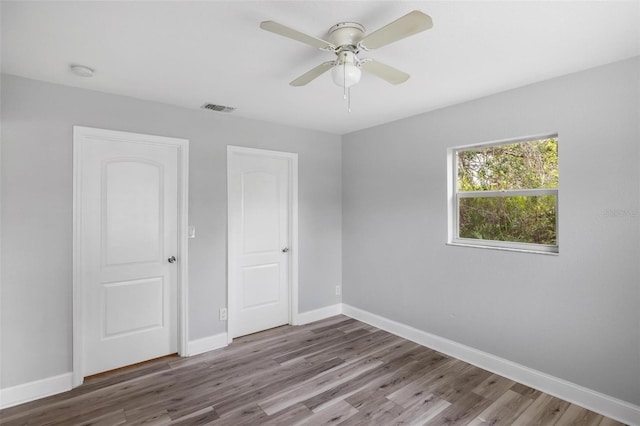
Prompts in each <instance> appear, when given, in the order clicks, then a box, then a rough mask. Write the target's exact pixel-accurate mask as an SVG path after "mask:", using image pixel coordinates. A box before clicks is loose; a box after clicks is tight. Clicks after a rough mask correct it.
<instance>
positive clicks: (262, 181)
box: [241, 171, 280, 254]
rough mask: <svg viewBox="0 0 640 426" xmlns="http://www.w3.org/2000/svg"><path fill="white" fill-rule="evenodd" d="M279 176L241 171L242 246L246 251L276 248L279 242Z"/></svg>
mask: <svg viewBox="0 0 640 426" xmlns="http://www.w3.org/2000/svg"><path fill="white" fill-rule="evenodd" d="M279 189H280V187H279V185H278V176H277V175H274V174H272V173H267V172H263V171H248V172H244V173H242V212H241V217H242V243H243V244H242V246H243V251H244V254H251V253H259V252H265V251H269V250H272V251H273V250H277V249H278V246H279V245H280V229H279V228H280V218H279V216H280V194H279Z"/></svg>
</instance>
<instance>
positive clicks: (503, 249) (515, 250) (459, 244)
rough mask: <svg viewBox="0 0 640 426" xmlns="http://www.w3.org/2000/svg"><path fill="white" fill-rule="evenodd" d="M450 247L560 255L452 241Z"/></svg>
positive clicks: (549, 252) (530, 249)
mask: <svg viewBox="0 0 640 426" xmlns="http://www.w3.org/2000/svg"><path fill="white" fill-rule="evenodd" d="M446 245H448V246H455V247H471V248H479V249H489V250H500V251H514V252H518V253H531V254H542V255H547V256H558V255H559V254H560V253H559V252H558V251H557V250H558V249H557V248H555V250H556V251H544V250H536V249H534V248H520V247H506V246H493V245H485V244H481V243H480V244H471V243H467V242H460V241H450V242H448V243H446Z"/></svg>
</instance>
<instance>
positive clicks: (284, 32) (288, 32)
mask: <svg viewBox="0 0 640 426" xmlns="http://www.w3.org/2000/svg"><path fill="white" fill-rule="evenodd" d="M260 28H262V29H263V30H267V31H271V32H272V33H276V34H279V35H281V36H285V37H289V38H291V39H293V40H297V41H299V42H302V43H305V44H309V45H311V46H313V47H317V48H318V49H331V50H333V49H335V48H336V47H335V46H334V45H333V44H331V43H329V42H328V41H325V40H322V39H320V38H317V37H313V36H310V35H308V34H304V33H301V32H300V31H297V30H294V29H293V28H289V27H287V26H285V25H282V24H278V23H277V22H274V21H264V22H261V23H260Z"/></svg>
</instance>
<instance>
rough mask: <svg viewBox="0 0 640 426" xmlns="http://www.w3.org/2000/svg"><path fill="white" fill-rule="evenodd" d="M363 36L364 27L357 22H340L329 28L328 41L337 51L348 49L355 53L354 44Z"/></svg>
mask: <svg viewBox="0 0 640 426" xmlns="http://www.w3.org/2000/svg"><path fill="white" fill-rule="evenodd" d="M363 37H364V27H363V26H362V25H360V24H358V23H357V22H340V23H338V24H336V25H334V26H333V27H331V28H329V42H330V43H331V44H333V45H334V46H337V47H338V49H337V51H341V50H350V51H353V52H355V53H357V50H356V46H357V45H358V43H359V42H360V40H362V38H363Z"/></svg>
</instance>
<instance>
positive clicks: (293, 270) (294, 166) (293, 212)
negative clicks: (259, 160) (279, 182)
mask: <svg viewBox="0 0 640 426" xmlns="http://www.w3.org/2000/svg"><path fill="white" fill-rule="evenodd" d="M233 154H251V155H256V156H262V157H269V158H274V157H276V158H282V159H286V160H288V162H289V200H290V206H289V207H290V211H289V218H290V220H289V237H290V243H289V253H290V254H291V258H290V260H289V271H288V272H289V274H288V275H289V324H292V325H293V324H297V323H298V154H297V153H294V152H284V151H272V150H266V149H258V148H247V147H242V146H234V145H227V343H231V341H232V340H233V338H232V337H231V336H232V333H231V332H232V330H233V325H234V324H233V321H232V315H231V313H230V312H229V311H230V310H231V309H233V307H234V306H235V305H234V304H233V302H234V301H235V297H236V291H235V288H234V287H233V286H232V285H231V279H230V277H231V274H230V271H231V265H232V259H231V235H230V234H231V233H230V226H229V224H230V222H229V217H230V216H231V204H230V203H229V194H230V193H231V188H230V184H231V169H230V167H229V164H230V163H231V157H232V156H233Z"/></svg>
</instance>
